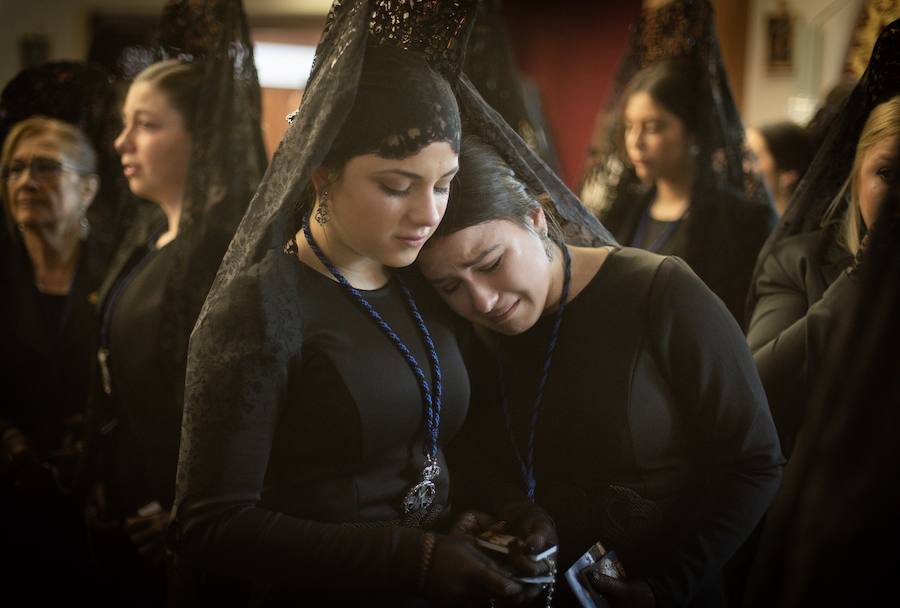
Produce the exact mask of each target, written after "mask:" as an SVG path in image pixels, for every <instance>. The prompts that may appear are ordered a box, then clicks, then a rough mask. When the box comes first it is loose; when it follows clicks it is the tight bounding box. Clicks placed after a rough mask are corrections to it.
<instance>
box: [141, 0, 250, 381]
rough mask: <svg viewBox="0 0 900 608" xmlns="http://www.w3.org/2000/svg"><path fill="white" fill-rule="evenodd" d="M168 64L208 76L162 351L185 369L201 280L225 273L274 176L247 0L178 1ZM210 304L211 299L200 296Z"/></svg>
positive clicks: (171, 12)
mask: <svg viewBox="0 0 900 608" xmlns="http://www.w3.org/2000/svg"><path fill="white" fill-rule="evenodd" d="M155 54H156V56H157V57H158V58H159V59H160V60H164V59H179V60H181V61H187V62H192V63H196V64H197V66H198V67H199V69H201V70H202V74H203V75H202V82H203V84H202V87H201V91H202V92H203V96H202V99H199V100H198V103H197V105H196V107H195V109H194V113H195V115H194V116H191V117H188V120H189V123H190V124H191V125H192V133H191V138H192V156H191V161H190V168H189V173H188V184H187V187H186V194H185V201H184V205H183V208H182V213H181V219H180V223H179V236H178V238H177V239H176V240H175V241H173V242H172V244H171V245H172V246H174V247H176V248H177V249H178V251H177V253H176V256H175V263H174V264H173V268H172V272H171V274H170V276H169V279H168V284H167V286H166V289H167V291H168V293H169V297H168V298H167V300H166V301H167V306H168V308H169V310H168V311H167V314H166V316H165V318H166V319H167V323H166V327H165V328H164V330H163V332H162V335H161V336H160V340H161V346H162V348H163V349H165V350H166V351H168V352H172V353H173V357H172V362H173V367H175V368H181V369H183V367H184V364H185V363H184V362H185V360H186V358H187V352H186V342H185V339H184V337H185V336H188V335H189V334H190V332H191V329H192V327H193V324H194V321H195V317H196V305H195V304H193V302H194V301H196V299H197V294H195V293H193V292H195V291H196V290H197V288H198V285H200V284H203V283H204V282H205V281H202V282H201V281H200V279H199V278H200V277H204V276H207V275H208V274H209V269H210V268H216V267H218V265H219V263H220V261H221V256H222V254H223V252H222V250H221V248H219V247H213V246H210V243H211V242H220V241H221V238H220V237H221V235H222V234H233V233H234V232H235V230H237V226H238V224H239V223H240V221H241V218H242V217H243V215H244V212H245V211H246V209H247V205H248V204H249V202H250V199H251V198H252V197H253V193H254V191H255V190H256V186H257V184H258V183H259V180H260V179H261V178H262V175H263V173H264V172H265V170H266V154H265V148H264V144H263V139H262V131H261V128H260V114H261V97H260V89H259V80H258V77H257V73H256V66H255V64H254V62H253V43H252V41H251V39H250V30H249V26H248V25H247V19H246V16H245V14H244V10H243V6H242V4H241V1H240V0H213V1H200V0H173V1H171V2H169V3H168V4H167V5H166V6H165V8H164V10H163V15H162V20H161V22H160V45H159V48H158V49H156V51H155ZM200 298H201V300H202V298H203V294H200Z"/></svg>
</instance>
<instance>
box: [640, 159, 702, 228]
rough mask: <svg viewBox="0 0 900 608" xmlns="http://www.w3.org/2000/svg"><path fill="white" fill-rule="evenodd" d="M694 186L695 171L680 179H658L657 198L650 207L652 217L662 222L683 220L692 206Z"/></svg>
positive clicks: (685, 173) (689, 171)
mask: <svg viewBox="0 0 900 608" xmlns="http://www.w3.org/2000/svg"><path fill="white" fill-rule="evenodd" d="M693 184H694V172H693V170H687V171H685V172H684V173H683V174H682V175H680V176H678V177H673V178H659V179H657V180H656V196H655V198H654V199H653V203H652V204H651V205H650V217H651V218H653V219H655V220H659V221H662V222H674V221H676V220H679V219H681V218H682V217H683V216H684V214H685V213H686V212H687V210H688V207H690V205H691V190H692V187H693Z"/></svg>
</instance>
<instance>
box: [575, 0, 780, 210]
mask: <svg viewBox="0 0 900 608" xmlns="http://www.w3.org/2000/svg"><path fill="white" fill-rule="evenodd" d="M676 58H677V59H684V60H687V61H690V62H692V63H695V64H696V65H698V66H700V67H701V68H702V71H703V73H704V74H705V75H706V76H705V77H706V79H707V81H708V84H709V87H708V91H709V92H708V94H707V95H705V96H704V97H705V98H704V99H698V100H697V103H700V104H702V105H703V106H704V107H706V108H707V110H706V111H705V112H704V115H706V116H707V117H709V120H708V126H707V128H706V129H704V131H705V132H704V133H703V135H704V140H705V141H704V142H702V143H703V145H702V148H705V149H704V150H703V154H704V156H705V157H706V158H707V159H708V161H707V162H708V164H709V165H710V168H711V169H712V171H711V175H709V176H708V177H710V178H711V179H713V180H714V181H715V182H716V183H717V184H719V185H722V186H726V185H727V186H728V187H730V188H731V189H733V190H736V191H738V192H743V193H745V194H746V195H747V196H749V197H751V198H755V199H758V200H759V201H761V202H763V203H764V204H771V203H770V201H769V196H768V194H767V193H766V190H765V188H764V186H763V185H762V181H761V179H760V177H759V176H758V175H756V174H754V173H751V172H750V171H748V170H747V169H746V167H748V166H749V163H745V162H744V161H745V154H746V148H745V146H744V126H743V123H742V122H741V119H740V114H739V113H738V110H737V106H736V105H735V103H734V99H733V97H732V95H731V89H730V87H729V85H728V77H727V74H726V73H725V66H724V64H723V63H722V56H721V51H720V49H719V41H718V36H717V34H716V28H715V14H714V11H713V8H712V5H711V4H710V2H709V0H676V1H675V2H671V3H669V4H667V5H665V6H663V7H660V8H657V9H652V10H647V11H645V12H644V13H643V14H642V16H641V17H640V18H639V19H638V20H637V22H636V23H635V24H634V25H633V26H632V29H631V36H630V39H629V43H628V49H627V51H626V53H625V56H624V58H623V60H622V63H621V64H620V65H619V69H618V71H617V73H616V77H615V82H614V86H613V94H612V96H611V98H610V100H611V101H610V103H609V104H607V107H606V108H605V110H604V111H603V113H602V118H601V120H603V121H604V122H605V139H604V141H603V143H602V145H601V146H600V147H599V148H598V149H597V150H596V151H595V152H593V153H592V154H591V156H590V158H589V159H588V168H587V170H586V173H585V177H584V181H583V183H582V188H581V199H582V201H584V203H585V204H586V205H587V206H588V207H589V208H590V209H591V210H593V211H594V212H595V213H597V214H598V215H600V217H601V218H602V217H604V216H605V214H606V213H607V212H609V211H610V210H611V209H612V208H613V207H615V206H616V205H617V204H618V203H619V202H620V199H622V198H626V197H628V195H629V193H630V192H631V191H639V190H640V189H641V187H640V184H639V180H638V179H637V177H636V175H635V174H634V171H633V170H632V169H631V168H630V167H629V163H628V159H627V158H624V157H623V155H622V153H621V152H620V150H619V149H618V146H617V144H616V139H617V134H618V133H619V132H621V130H622V128H623V125H622V124H621V120H620V119H619V117H618V116H617V114H618V110H619V105H620V104H621V102H622V94H623V92H624V89H625V87H626V86H627V85H628V83H629V81H630V80H631V79H632V78H633V77H634V75H635V74H637V73H638V72H639V71H640V70H641V69H643V68H645V67H647V66H648V65H651V64H653V63H655V62H658V61H661V60H665V59H676Z"/></svg>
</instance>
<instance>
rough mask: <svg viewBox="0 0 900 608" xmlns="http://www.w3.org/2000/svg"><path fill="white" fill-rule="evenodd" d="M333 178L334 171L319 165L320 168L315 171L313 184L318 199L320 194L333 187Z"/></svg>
mask: <svg viewBox="0 0 900 608" xmlns="http://www.w3.org/2000/svg"><path fill="white" fill-rule="evenodd" d="M332 178H333V175H332V171H331V170H330V169H328V167H325V166H323V165H319V166H318V167H316V168H315V169H313V172H312V184H313V187H314V188H315V189H316V197H317V198H318V196H319V195H320V194H322V192H324V191H325V190H327V189H328V187H329V186H330V185H331V182H332V181H333V179H332Z"/></svg>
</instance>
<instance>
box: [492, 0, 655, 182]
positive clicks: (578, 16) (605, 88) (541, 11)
mask: <svg viewBox="0 0 900 608" xmlns="http://www.w3.org/2000/svg"><path fill="white" fill-rule="evenodd" d="M640 7H641V1H640V0H617V1H610V0H594V1H580V0H555V1H552V0H506V1H505V2H504V3H503V13H504V18H505V20H506V24H507V28H508V31H509V36H510V39H511V40H512V45H513V51H514V53H515V55H516V61H517V62H518V64H519V68H520V69H521V70H522V72H524V73H525V74H526V75H527V76H529V77H530V78H531V79H532V80H533V81H534V82H535V83H536V84H537V86H538V88H539V89H540V92H541V101H542V103H543V106H544V115H545V117H546V119H547V122H548V124H549V127H550V136H551V137H552V138H553V141H554V143H555V145H556V151H557V154H558V155H559V159H560V164H561V167H560V172H561V174H562V175H561V177H562V178H563V180H565V182H566V183H567V184H568V185H569V186H570V187H573V188H574V187H576V186H577V185H578V184H579V183H580V181H581V174H582V171H583V169H584V163H585V159H586V157H587V149H588V145H589V142H590V139H591V133H592V131H593V129H594V123H595V120H596V118H597V113H598V111H599V110H600V108H601V107H603V104H604V103H605V101H606V96H607V94H608V93H609V89H610V87H611V84H612V77H613V75H614V74H615V70H616V67H617V66H618V64H619V59H620V58H621V55H622V52H623V51H624V49H625V44H626V42H627V39H628V26H629V25H630V24H631V23H632V21H634V19H635V18H636V17H637V16H638V14H639V13H640Z"/></svg>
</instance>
